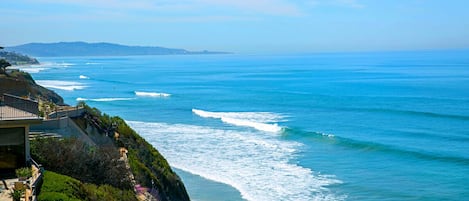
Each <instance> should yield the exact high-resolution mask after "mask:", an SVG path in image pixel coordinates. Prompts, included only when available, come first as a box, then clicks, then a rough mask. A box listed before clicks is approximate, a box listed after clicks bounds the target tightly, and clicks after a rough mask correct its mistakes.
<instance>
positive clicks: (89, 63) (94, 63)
mask: <svg viewBox="0 0 469 201" xmlns="http://www.w3.org/2000/svg"><path fill="white" fill-rule="evenodd" d="M85 64H86V65H98V64H101V63H96V62H87V63H85Z"/></svg>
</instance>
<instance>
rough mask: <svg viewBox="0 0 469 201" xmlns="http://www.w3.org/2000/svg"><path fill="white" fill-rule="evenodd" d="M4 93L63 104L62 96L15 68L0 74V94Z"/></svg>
mask: <svg viewBox="0 0 469 201" xmlns="http://www.w3.org/2000/svg"><path fill="white" fill-rule="evenodd" d="M4 93H7V94H12V95H15V96H20V97H31V98H33V99H41V100H44V101H50V102H53V103H55V104H58V105H63V104H64V101H63V98H62V97H60V96H59V95H58V94H57V93H55V92H54V91H51V90H49V89H46V88H44V87H42V86H40V85H38V84H36V82H34V80H33V78H32V77H31V75H30V74H28V73H26V72H21V71H17V70H11V71H8V72H7V73H6V74H0V94H4Z"/></svg>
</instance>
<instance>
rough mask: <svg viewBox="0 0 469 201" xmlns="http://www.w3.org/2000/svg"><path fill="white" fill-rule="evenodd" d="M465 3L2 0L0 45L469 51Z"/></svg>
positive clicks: (457, 0)
mask: <svg viewBox="0 0 469 201" xmlns="http://www.w3.org/2000/svg"><path fill="white" fill-rule="evenodd" d="M468 9H469V1H467V0H448V1H444V0H179V1H178V0H133V1H130V0H3V1H2V6H1V7H0V13H1V15H2V20H1V21H0V26H1V27H2V30H3V31H2V32H1V33H0V45H2V46H11V45H18V44H24V43H29V42H58V41H87V42H112V43H120V44H126V45H149V46H163V47H174V48H185V49H189V50H203V49H207V50H220V51H231V52H329V51H375V50H378V51H382V50H418V49H454V48H457V49H460V48H469V11H468Z"/></svg>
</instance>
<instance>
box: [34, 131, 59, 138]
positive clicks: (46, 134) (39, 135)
mask: <svg viewBox="0 0 469 201" xmlns="http://www.w3.org/2000/svg"><path fill="white" fill-rule="evenodd" d="M44 138H62V135H60V134H57V133H51V132H42V131H40V132H34V131H31V132H29V140H36V139H44Z"/></svg>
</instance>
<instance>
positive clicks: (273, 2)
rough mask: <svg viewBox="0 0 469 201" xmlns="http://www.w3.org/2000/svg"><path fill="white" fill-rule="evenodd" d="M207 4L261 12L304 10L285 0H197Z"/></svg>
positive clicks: (295, 13) (295, 12) (283, 13)
mask: <svg viewBox="0 0 469 201" xmlns="http://www.w3.org/2000/svg"><path fill="white" fill-rule="evenodd" d="M196 1H197V2H198V3H202V4H206V5H217V6H224V7H228V8H229V7H231V8H237V9H239V10H243V11H248V12H255V13H261V14H272V15H287V16H298V15H302V14H303V11H302V10H301V9H300V7H299V6H298V5H297V4H294V3H290V2H287V1H284V0H196Z"/></svg>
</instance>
